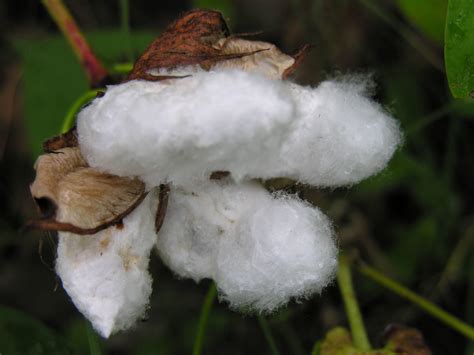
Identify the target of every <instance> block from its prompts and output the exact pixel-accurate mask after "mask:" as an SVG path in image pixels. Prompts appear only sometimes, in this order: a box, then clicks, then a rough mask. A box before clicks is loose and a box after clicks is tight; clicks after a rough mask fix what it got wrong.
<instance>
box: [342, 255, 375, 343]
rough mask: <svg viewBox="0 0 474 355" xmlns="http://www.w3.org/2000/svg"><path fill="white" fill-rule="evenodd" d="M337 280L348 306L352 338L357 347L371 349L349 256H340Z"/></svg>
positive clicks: (346, 306) (345, 303)
mask: <svg viewBox="0 0 474 355" xmlns="http://www.w3.org/2000/svg"><path fill="white" fill-rule="evenodd" d="M337 282H338V284H339V289H340V291H341V295H342V299H343V300H344V306H345V308H346V313H347V318H348V319H349V326H350V328H351V333H352V339H353V341H354V345H355V347H356V348H357V349H358V350H360V351H369V350H370V343H369V338H368V337H367V333H366V331H365V327H364V321H363V320H362V315H361V313H360V310H359V304H358V303H357V298H356V295H355V293H354V287H353V286H352V278H351V270H350V268H349V260H348V259H347V256H345V255H341V256H340V258H339V270H338V271H337Z"/></svg>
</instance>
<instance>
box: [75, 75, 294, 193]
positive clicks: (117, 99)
mask: <svg viewBox="0 0 474 355" xmlns="http://www.w3.org/2000/svg"><path fill="white" fill-rule="evenodd" d="M294 111H295V107H294V104H293V101H292V100H291V97H290V96H289V90H288V88H286V87H284V86H283V84H281V83H279V82H277V81H272V80H267V79H264V78H263V77H261V76H258V75H252V74H249V73H246V72H243V71H236V70H227V71H219V72H211V73H208V72H201V73H196V74H195V75H193V76H192V77H188V78H182V79H175V80H167V81H161V82H145V81H132V82H128V83H125V84H122V85H118V86H113V87H109V88H108V91H107V93H106V95H105V96H104V97H102V98H100V99H96V100H95V101H94V102H93V103H92V104H91V105H89V106H88V107H86V108H85V109H84V110H82V111H81V113H80V114H79V116H78V133H79V140H80V145H81V151H82V153H83V154H84V156H85V157H86V160H87V161H88V163H89V164H90V165H91V166H93V167H97V168H100V169H105V170H107V171H109V172H111V173H114V174H117V175H131V174H132V175H138V176H140V177H141V178H142V179H143V180H144V181H145V182H146V183H147V184H148V186H157V185H159V184H160V183H163V182H165V181H172V182H174V183H176V184H186V183H190V182H193V181H196V180H205V179H207V178H208V177H209V175H210V174H211V173H212V172H213V171H216V170H230V171H233V172H235V176H236V178H240V177H242V176H243V175H247V170H248V171H254V170H259V169H260V167H261V166H264V165H265V164H266V163H267V159H268V157H269V155H270V154H271V153H272V152H275V151H277V150H278V149H279V146H280V144H281V142H282V140H283V136H285V135H286V134H287V133H288V132H289V127H290V125H291V124H292V120H293V117H294ZM229 158H231V159H229Z"/></svg>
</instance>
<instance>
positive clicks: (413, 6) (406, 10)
mask: <svg viewBox="0 0 474 355" xmlns="http://www.w3.org/2000/svg"><path fill="white" fill-rule="evenodd" d="M397 3H398V7H399V8H400V10H401V11H402V13H403V14H404V15H405V17H407V18H408V20H410V21H411V22H412V23H413V24H414V25H415V26H416V27H418V28H419V29H420V30H421V31H422V32H424V33H425V34H426V35H427V36H428V37H429V38H431V39H432V40H433V41H435V42H437V43H440V44H442V43H443V40H444V23H445V20H446V9H447V6H448V0H398V2H397Z"/></svg>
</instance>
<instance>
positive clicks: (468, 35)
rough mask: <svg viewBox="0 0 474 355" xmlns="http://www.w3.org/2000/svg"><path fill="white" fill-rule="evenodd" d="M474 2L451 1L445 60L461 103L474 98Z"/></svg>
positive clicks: (453, 89)
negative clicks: (462, 100)
mask: <svg viewBox="0 0 474 355" xmlns="http://www.w3.org/2000/svg"><path fill="white" fill-rule="evenodd" d="M473 14H474V2H473V1H471V0H449V6H448V13H447V17H446V32H445V45H444V56H445V62H446V72H447V75H448V82H449V88H450V89H451V93H452V94H453V96H454V97H455V98H457V99H463V98H469V97H471V98H472V97H473V95H474V15H473Z"/></svg>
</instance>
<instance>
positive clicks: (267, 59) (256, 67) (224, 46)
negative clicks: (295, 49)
mask: <svg viewBox="0 0 474 355" xmlns="http://www.w3.org/2000/svg"><path fill="white" fill-rule="evenodd" d="M213 47H214V48H216V49H218V50H219V51H220V53H221V54H225V55H230V54H244V56H242V57H241V58H236V59H229V60H226V61H221V62H219V63H216V64H215V67H217V68H238V69H243V70H245V71H248V72H258V73H261V74H263V75H265V76H267V77H269V78H272V79H281V78H282V77H283V73H284V72H285V71H286V70H288V69H289V68H291V67H292V66H293V65H294V63H295V59H294V58H293V57H291V56H289V55H287V54H284V53H283V52H281V51H280V50H279V49H278V48H277V47H276V46H275V45H274V44H271V43H266V42H260V41H249V40H246V39H241V38H232V37H229V38H222V39H220V40H218V41H217V42H216V43H215V44H214V45H213ZM249 53H254V54H251V55H249Z"/></svg>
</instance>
